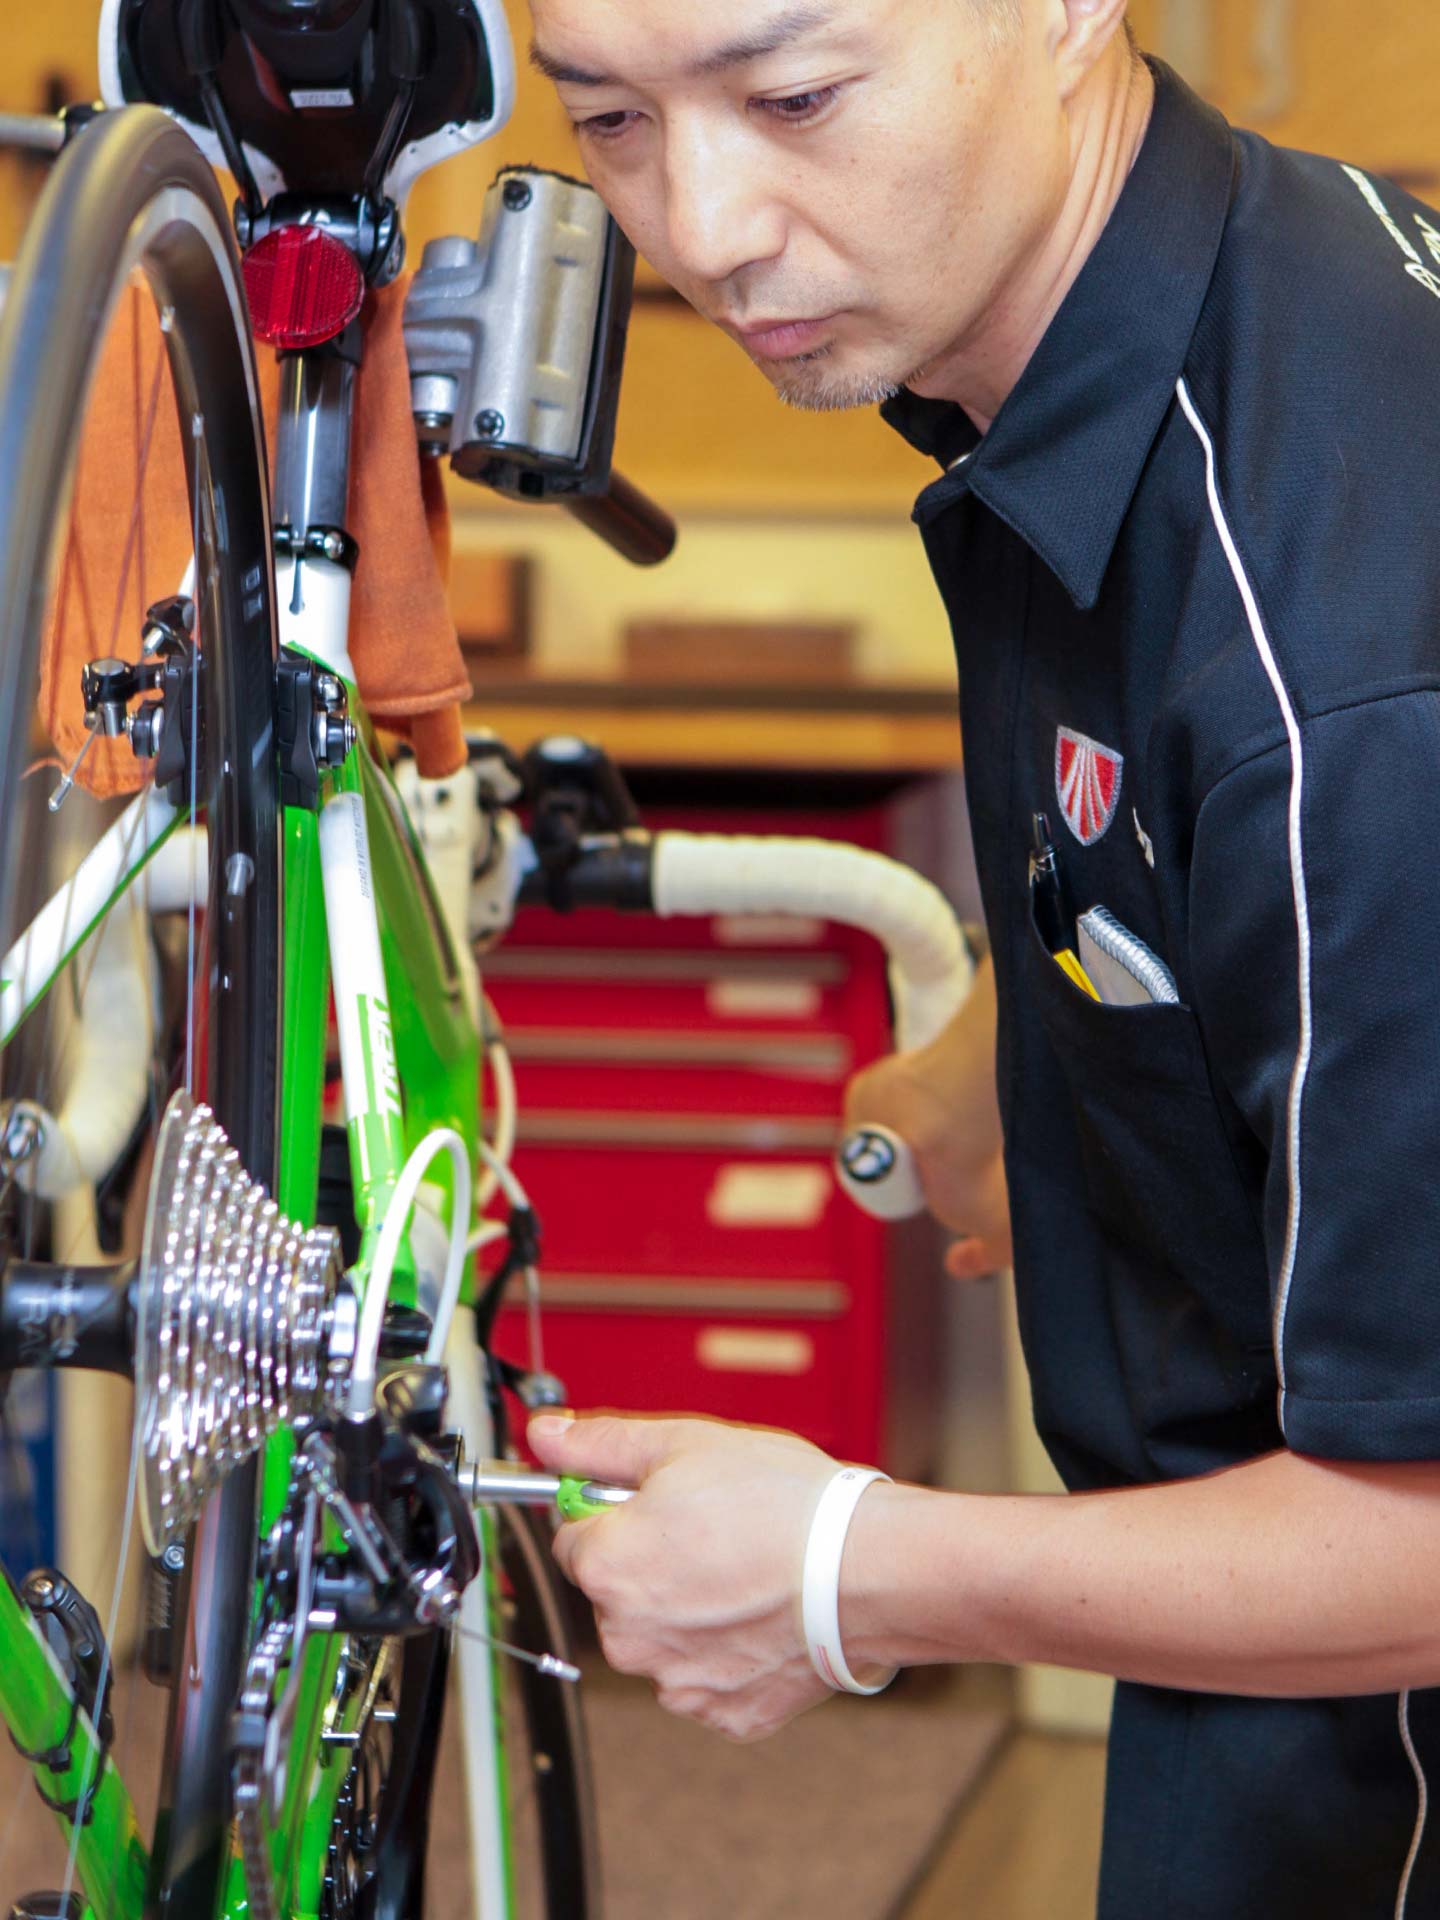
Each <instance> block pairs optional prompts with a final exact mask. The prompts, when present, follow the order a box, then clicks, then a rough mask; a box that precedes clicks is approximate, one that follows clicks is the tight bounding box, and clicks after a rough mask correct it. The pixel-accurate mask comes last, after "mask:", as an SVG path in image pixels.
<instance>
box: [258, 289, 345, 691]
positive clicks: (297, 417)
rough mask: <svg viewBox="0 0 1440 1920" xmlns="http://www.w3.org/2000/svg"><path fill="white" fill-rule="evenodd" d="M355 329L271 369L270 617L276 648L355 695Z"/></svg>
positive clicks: (284, 358)
mask: <svg viewBox="0 0 1440 1920" xmlns="http://www.w3.org/2000/svg"><path fill="white" fill-rule="evenodd" d="M359 368H360V326H359V322H358V321H351V323H350V325H349V326H348V327H347V328H346V329H345V331H344V333H342V334H341V335H340V336H339V338H338V339H335V340H331V341H328V342H327V343H326V344H325V345H324V346H323V347H311V348H308V349H307V350H306V351H305V352H303V353H292V354H283V355H282V356H281V360H280V417H279V422H278V426H277V432H276V445H275V499H274V519H275V551H276V575H277V579H276V587H277V591H276V609H277V612H278V615H279V621H280V644H281V645H282V646H284V647H293V648H295V649H296V651H297V652H300V653H304V654H308V655H309V656H310V657H311V658H312V659H315V660H318V661H320V662H321V663H322V664H323V665H325V666H326V667H328V668H329V669H330V670H331V672H332V673H336V674H338V675H339V676H340V678H341V679H342V680H344V681H345V682H346V683H347V685H349V686H350V687H352V688H353V687H354V685H355V669H354V666H353V665H352V663H351V659H350V648H349V638H348V634H349V621H350V581H351V574H352V572H353V569H354V566H355V560H356V557H357V550H356V546H355V542H354V540H353V539H352V538H351V536H350V534H349V532H348V530H347V528H346V524H345V522H346V514H347V507H348V500H349V493H350V432H351V425H352V422H353V419H354V411H355V380H356V375H357V374H358V372H359Z"/></svg>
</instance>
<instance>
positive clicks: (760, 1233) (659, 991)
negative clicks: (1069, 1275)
mask: <svg viewBox="0 0 1440 1920" xmlns="http://www.w3.org/2000/svg"><path fill="white" fill-rule="evenodd" d="M646 819H647V825H650V826H652V827H657V828H658V827H664V826H671V827H687V828H690V829H692V830H695V831H700V832H706V831H728V832H739V833H757V832H783V833H799V834H818V835H821V836H823V837H829V838H834V839H844V840H849V841H851V842H854V843H856V844H859V845H863V846H868V847H879V848H882V849H883V846H884V840H885V813H884V810H883V809H881V808H879V807H867V808H863V809H856V808H853V807H839V808H836V809H834V810H830V811H824V812H816V811H814V810H808V811H806V812H803V813H797V812H793V811H785V810H776V811H766V812H764V813H761V814H757V813H756V812H754V811H749V810H744V809H740V808H734V809H727V810H726V811H724V812H723V813H718V814H717V813H713V812H712V813H705V814H702V813H696V812H693V811H692V812H685V813H670V814H665V813H662V812H659V811H656V810H654V809H647V813H646ZM483 971H484V980H485V987H486V991H487V993H488V994H489V995H490V998H491V999H492V1001H493V1002H494V1004H495V1006H496V1008H497V1010H498V1012H499V1014H500V1017H501V1019H502V1021H503V1023H504V1026H505V1030H506V1036H507V1040H508V1044H509V1047H510V1051H511V1056H512V1060H513V1063H514V1069H515V1079H516V1085H517V1089H518V1096H519V1110H520V1127H519V1136H518V1143H517V1147H516V1152H515V1160H514V1164H515V1169H516V1172H517V1173H518V1174H519V1176H520V1178H521V1180H522V1181H523V1182H524V1184H525V1187H526V1188H527V1190H528V1192H529V1194H530V1197H531V1200H532V1201H533V1203H534V1206H535V1209H536V1211H537V1213H538V1215H539V1217H540V1222H541V1227H542V1233H543V1266H542V1276H543V1294H542V1298H543V1301H544V1307H545V1311H544V1329H545V1353H544V1360H545V1364H546V1366H547V1367H548V1368H549V1369H550V1370H551V1371H553V1372H555V1373H557V1374H559V1376H560V1378H561V1379H562V1380H563V1381H564V1382H565V1384H566V1387H567V1389H568V1392H569V1397H570V1402H571V1404H572V1405H574V1406H575V1407H577V1408H587V1407H596V1406H605V1407H612V1408H626V1409H632V1410H644V1411H665V1412H694V1413H705V1414H713V1415H718V1416H721V1417H723V1418H726V1419H733V1420H743V1421H749V1422H754V1423H758V1424H762V1425H767V1426H781V1427H787V1428H790V1429H793V1430H794V1431H796V1432H799V1433H802V1434H804V1435H805V1436H806V1437H807V1438H808V1439H811V1440H814V1441H815V1442H816V1443H817V1444H818V1445H820V1446H822V1447H824V1448H825V1449H826V1451H827V1452H830V1453H833V1454H835V1455H837V1456H838V1457H840V1458H843V1459H853V1460H862V1461H868V1462H876V1463H878V1464H881V1465H883V1466H885V1467H887V1468H888V1469H889V1470H890V1471H892V1472H895V1473H899V1474H905V1475H908V1476H912V1477H920V1476H922V1475H923V1474H924V1472H925V1471H926V1469H927V1467H928V1464H929V1456H930V1452H931V1449H932V1446H933V1443H934V1440H935V1435H936V1427H937V1421H936V1398H937V1391H938V1375H939V1358H940V1356H939V1348H940V1337H939V1319H938V1307H939V1301H938V1291H937V1289H938V1265H937V1262H936V1261H935V1258H934V1254H933V1248H932V1247H931V1246H929V1245H928V1244H926V1243H924V1242H923V1239H922V1241H921V1244H920V1245H919V1246H918V1247H916V1246H914V1243H913V1242H912V1253H913V1258H910V1259H907V1257H906V1253H905V1251H904V1250H905V1246H906V1235H905V1234H904V1232H903V1231H902V1232H900V1233H897V1232H896V1231H895V1230H894V1229H890V1230H887V1229H886V1228H884V1227H883V1226H881V1225H880V1224H879V1223H877V1222H875V1221H873V1220H870V1219H868V1218H866V1217H865V1216H864V1215H863V1214H861V1213H860V1212H858V1211H857V1209H856V1208H855V1207H854V1206H853V1205H852V1203H851V1202H850V1201H849V1200H847V1199H846V1198H845V1196H844V1195H843V1194H842V1193H841V1192H840V1190H839V1189H838V1187H837V1186H836V1184H835V1181H834V1178H833V1176H832V1173H831V1170H830V1162H831V1153H832V1150H833V1146H834V1142H835V1139H836V1135H837V1132H838V1126H839V1119H840V1112H841V1103H842V1099H843V1094H844V1088H845V1083H846V1081H847V1080H848V1078H849V1077H850V1075H851V1073H852V1072H854V1071H855V1069H856V1068H857V1067H858V1066H862V1065H864V1064H865V1063H866V1062H867V1061H869V1060H871V1059H873V1058H875V1057H876V1056H877V1055H878V1054H880V1053H882V1052H884V1051H885V1050H886V1049H887V1048H888V1046H889V1044H890V1029H889V1012H888V1001H887V992H886V982H885V963H884V955H883V952H882V950H881V949H880V948H879V946H878V945H877V944H876V943H875V942H873V941H872V940H871V939H870V938H869V937H868V936H867V935H864V934H860V933H857V932H854V931H853V930H851V929H848V928H844V927H839V926H834V925H830V924H827V923H823V922H815V921H801V920H790V919H786V918H784V917H776V918H765V919H758V918H757V919H749V920H728V921H727V920H723V919H721V920H669V921H661V920H654V919H650V918H646V917H642V916H637V915H633V914H618V913H598V912H581V913H576V914H573V915H568V916H559V915H554V914H551V913H548V912H546V911H543V910H540V911H530V912H526V913H524V914H522V915H521V917H520V919H519V921H518V923H517V925H516V927H515V929H514V931H513V932H512V933H511V935H510V936H509V938H508V939H507V940H506V942H505V944H504V946H503V947H502V948H501V949H500V950H499V951H498V952H497V953H495V954H493V955H490V956H488V958H487V959H486V960H485V962H484V963H483ZM906 1268H909V1270H908V1271H907V1270H905V1269H906ZM498 1344H499V1346H500V1349H501V1351H502V1352H505V1353H507V1354H511V1355H513V1356H514V1357H515V1358H517V1359H526V1358H528V1342H527V1334H526V1321H525V1315H524V1313H523V1312H522V1311H521V1310H520V1308H519V1307H518V1305H517V1306H511V1307H508V1308H507V1309H506V1310H505V1312H504V1313H503V1314H502V1316H501V1320H500V1324H499V1329H498Z"/></svg>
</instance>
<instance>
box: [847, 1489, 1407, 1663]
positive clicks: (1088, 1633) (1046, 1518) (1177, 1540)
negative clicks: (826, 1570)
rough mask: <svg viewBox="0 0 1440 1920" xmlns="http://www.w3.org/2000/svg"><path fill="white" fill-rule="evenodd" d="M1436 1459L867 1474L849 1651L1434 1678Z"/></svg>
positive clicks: (872, 1656)
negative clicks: (990, 1475) (1034, 1484)
mask: <svg viewBox="0 0 1440 1920" xmlns="http://www.w3.org/2000/svg"><path fill="white" fill-rule="evenodd" d="M1437 1575H1440V1465H1436V1464H1431V1463H1424V1464H1419V1465H1399V1466H1397V1465H1385V1466H1364V1467H1361V1466H1351V1465H1337V1464H1334V1463H1332V1462H1325V1461H1316V1460H1310V1459H1305V1458H1301V1457H1300V1456H1298V1455H1295V1454H1290V1453H1277V1454H1270V1455H1267V1456H1265V1457H1263V1458H1261V1459H1259V1460H1254V1461H1250V1462H1248V1463H1247V1464H1245V1465H1244V1466H1239V1467H1233V1468H1229V1469H1227V1470H1226V1471H1224V1472H1221V1473H1216V1474H1209V1475H1206V1476H1204V1477H1202V1478H1199V1479H1195V1480H1186V1481H1179V1482H1175V1483H1172V1484H1168V1485H1164V1486H1156V1487H1139V1488H1127V1489H1124V1490H1121V1491H1117V1492H1107V1493H1093V1494H1081V1495H1073V1494H1072V1495H1063V1494H1062V1495H1054V1496H1051V1495H1021V1496H1013V1497H1012V1496H993V1495H980V1494H948V1493H931V1492H927V1491H925V1490H923V1489H920V1488H911V1487H887V1486H877V1487H875V1488H872V1489H871V1491H870V1492H869V1493H867V1494H866V1495H865V1497H864V1499H863V1500H862V1501H861V1503H860V1506H859V1508H858V1510H857V1512H856V1515H855V1519H854V1522H853V1524H852V1528H851V1533H850V1538H849V1541H848V1543H847V1547H846V1553H845V1562H844V1567H843V1570H842V1579H841V1630H842V1634H843V1637H844V1641H845V1647H846V1652H847V1655H848V1656H849V1658H850V1661H851V1664H852V1666H853V1665H854V1664H855V1663H856V1661H859V1660H869V1661H875V1662H879V1663H883V1664H886V1665H893V1664H895V1663H896V1662H901V1663H905V1664H916V1663H923V1662H934V1661H951V1660H962V1661H972V1660H987V1661H997V1660H998V1661H1008V1662H1016V1663H1018V1662H1022V1661H1040V1662H1045V1663H1048V1664H1054V1665H1058V1666H1069V1667H1083V1668H1088V1669H1090V1670H1092V1671H1095V1672H1100V1673H1112V1674H1115V1675H1117V1676H1118V1677H1119V1678H1122V1679H1129V1680H1140V1681H1145V1682H1148V1683H1149V1684H1151V1685H1155V1686H1172V1687H1186V1688H1192V1689H1198V1690H1201V1691H1206V1692H1215V1693H1246V1694H1261V1695H1289V1696H1306V1695H1320V1694H1346V1693H1351V1694H1353V1693H1384V1692H1392V1691H1397V1690H1399V1689H1401V1688H1404V1687H1409V1686H1416V1687H1421V1686H1431V1685H1435V1684H1437V1683H1440V1609H1437V1608H1436V1605H1435V1589H1436V1582H1437Z"/></svg>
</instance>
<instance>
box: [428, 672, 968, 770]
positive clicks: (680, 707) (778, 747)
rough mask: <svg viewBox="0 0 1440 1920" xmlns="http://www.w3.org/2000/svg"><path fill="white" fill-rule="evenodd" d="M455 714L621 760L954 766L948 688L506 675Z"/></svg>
mask: <svg viewBox="0 0 1440 1920" xmlns="http://www.w3.org/2000/svg"><path fill="white" fill-rule="evenodd" d="M465 720H466V724H467V725H470V726H491V727H494V729H495V730H496V732H497V733H500V734H502V735H503V736H504V737H505V738H506V739H507V740H509V741H510V743H511V744H512V745H514V746H517V747H523V746H525V745H528V743H529V742H530V741H532V740H537V739H539V738H540V737H541V736H542V735H544V734H547V733H558V732H564V731H571V732H576V733H583V734H585V735H587V736H589V737H591V738H594V739H596V740H598V741H600V742H601V743H602V744H603V745H604V746H605V748H606V749H607V750H608V751H609V752H610V753H611V754H612V755H613V757H614V758H615V759H616V760H617V761H618V762H619V763H620V764H621V765H622V766H632V767H715V768H754V769H761V770H764V769H774V770H785V771H804V770H815V771H817V772H827V773H911V774H916V773H941V772H948V771H952V770H953V769H955V768H956V767H958V766H959V765H960V728H959V722H958V719H957V717H956V706H955V695H954V693H953V691H951V690H950V689H948V688H933V689H932V688H928V687H886V686H864V685H857V684H855V683H851V684H850V685H847V686H844V687H838V688H823V689H821V688H813V687H807V688H803V689H795V690H794V691H793V692H787V690H786V689H785V688H783V687H766V688H764V689H760V690H758V692H757V693H752V692H751V691H750V690H748V689H745V688H735V689H729V688H717V687H714V686H708V687H696V688H686V687H683V686H677V685H673V684H671V685H666V686H630V685H626V684H625V683H623V682H616V681H613V680H610V681H593V680H559V679H542V678H540V677H538V676H533V677H526V676H515V677H513V678H512V677H507V678H504V679H500V678H496V679H494V680H493V681H492V680H486V681H485V682H484V683H483V684H481V685H478V686H477V688H476V698H475V700H474V702H473V703H472V704H471V705H470V706H469V707H467V708H466V710H465Z"/></svg>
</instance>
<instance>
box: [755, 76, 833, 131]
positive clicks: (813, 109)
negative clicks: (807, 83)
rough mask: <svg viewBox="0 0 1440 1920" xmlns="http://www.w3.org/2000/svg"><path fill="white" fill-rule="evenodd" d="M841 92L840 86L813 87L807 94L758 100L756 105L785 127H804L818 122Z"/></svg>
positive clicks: (793, 94)
mask: <svg viewBox="0 0 1440 1920" xmlns="http://www.w3.org/2000/svg"><path fill="white" fill-rule="evenodd" d="M839 91H840V89H839V87H838V86H836V87H812V88H811V89H810V91H809V92H807V93H790V94H786V95H785V97H784V98H783V99H781V100H757V101H755V103H754V104H755V105H756V106H757V107H759V108H760V109H761V110H762V111H763V112H765V113H768V114H769V116H770V117H771V119H772V120H778V121H780V123H781V124H782V125H783V126H787V127H803V126H805V125H806V124H807V123H808V122H809V121H811V120H818V119H819V117H820V115H821V114H822V113H824V111H825V109H826V108H827V107H828V106H830V104H831V103H832V102H833V101H834V99H835V96H836V95H837V94H838V93H839Z"/></svg>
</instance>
